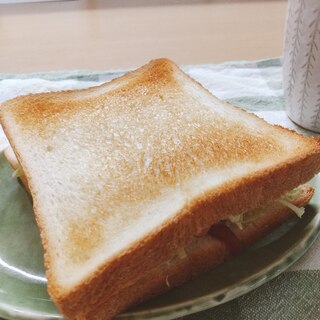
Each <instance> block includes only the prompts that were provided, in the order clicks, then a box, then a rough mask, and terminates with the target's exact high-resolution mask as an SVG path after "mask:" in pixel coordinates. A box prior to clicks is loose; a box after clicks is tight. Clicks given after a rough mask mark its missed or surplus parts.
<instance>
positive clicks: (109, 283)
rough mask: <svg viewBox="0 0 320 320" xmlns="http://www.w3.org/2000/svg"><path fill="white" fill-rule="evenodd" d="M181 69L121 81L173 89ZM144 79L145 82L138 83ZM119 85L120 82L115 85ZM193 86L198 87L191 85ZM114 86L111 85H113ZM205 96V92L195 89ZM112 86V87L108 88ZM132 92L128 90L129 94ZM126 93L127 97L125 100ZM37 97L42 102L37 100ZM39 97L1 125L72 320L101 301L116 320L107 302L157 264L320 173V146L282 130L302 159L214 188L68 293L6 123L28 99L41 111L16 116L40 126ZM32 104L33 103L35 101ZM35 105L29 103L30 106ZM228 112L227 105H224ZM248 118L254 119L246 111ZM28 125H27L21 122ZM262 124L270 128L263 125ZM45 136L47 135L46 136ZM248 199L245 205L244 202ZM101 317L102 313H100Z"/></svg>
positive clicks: (54, 290)
mask: <svg viewBox="0 0 320 320" xmlns="http://www.w3.org/2000/svg"><path fill="white" fill-rule="evenodd" d="M150 68H152V69H153V73H152V74H153V75H154V76H153V77H154V78H153V79H150V77H149V78H148V77H147V78H146V77H144V76H143V75H144V72H145V70H148V69H150ZM176 68H177V67H176V66H175V65H174V64H173V63H172V62H170V61H168V60H165V59H161V60H156V61H152V62H151V63H150V64H149V65H147V66H145V67H143V68H141V69H139V70H137V71H135V72H133V73H130V74H128V75H125V76H123V77H121V81H126V80H127V79H133V78H136V79H138V80H137V81H138V82H139V81H140V82H141V83H142V84H143V85H150V86H154V84H155V81H163V82H164V83H165V84H168V85H171V84H172V82H175V80H174V79H173V76H172V70H173V69H174V70H176ZM140 76H141V79H140V78H139V77H140ZM115 81H117V80H115ZM192 82H193V83H196V82H195V81H194V80H192ZM112 83H114V82H111V85H112ZM196 85H197V86H198V87H199V88H200V89H201V90H203V87H202V86H201V85H200V84H198V83H196ZM106 86H108V84H107V85H106ZM129 86H130V84H129ZM128 89H129V88H128ZM95 90H96V89H86V90H82V91H78V92H83V93H88V94H89V93H93V92H95ZM125 93H126V92H124V94H125ZM72 94H73V93H72V92H65V93H51V94H50V93H49V94H45V95H43V96H41V99H40V100H43V99H44V97H47V98H51V97H57V96H59V95H62V96H63V97H62V98H61V99H62V100H63V99H64V98H65V97H66V96H68V95H72ZM37 97H38V96H37ZM37 97H36V96H35V95H32V96H29V98H28V97H23V98H17V99H14V100H13V101H11V102H9V103H6V106H5V108H4V110H3V111H0V119H1V123H2V125H3V128H4V131H5V133H6V135H7V137H8V139H9V141H10V144H11V146H12V148H13V149H14V151H15V154H16V156H17V158H18V160H19V162H20V164H21V166H22V167H23V170H24V172H25V175H26V178H27V181H28V184H29V186H30V191H31V194H32V196H33V199H34V210H35V213H36V220H37V223H38V225H39V228H40V232H41V238H42V242H43V245H44V248H45V265H46V270H47V277H48V290H49V293H50V295H51V297H52V299H53V300H54V301H55V303H56V304H57V306H58V308H59V309H60V310H61V312H62V313H63V314H64V315H66V316H67V317H69V318H70V319H72V318H79V319H90V318H83V316H82V315H81V314H88V313H90V311H89V310H94V309H95V307H96V305H97V301H96V300H97V297H99V299H100V301H99V304H101V305H104V307H103V308H105V311H104V312H105V316H106V317H112V316H113V315H114V314H113V311H112V310H111V311H110V310H108V308H112V306H111V305H109V304H108V303H106V302H108V301H109V298H110V297H113V296H115V295H116V294H117V293H118V292H120V291H121V290H124V289H125V288H126V286H128V285H133V284H134V283H136V279H137V278H139V277H140V276H141V272H143V271H142V270H149V269H154V268H155V267H156V266H157V265H158V261H167V260H168V259H170V258H172V256H173V254H174V252H176V250H177V249H178V248H180V247H184V246H185V245H187V244H188V243H189V242H190V239H191V238H192V236H193V235H195V234H198V233H199V231H200V230H203V229H205V228H207V227H208V226H211V225H213V224H215V223H217V222H218V221H220V220H222V219H224V218H225V217H227V216H230V215H235V214H239V213H243V212H245V211H247V210H250V209H253V208H256V207H260V206H261V205H264V204H265V203H268V202H270V201H271V200H273V199H275V198H277V197H279V195H281V194H283V193H284V192H286V191H288V190H290V189H292V188H294V187H296V186H297V185H300V184H302V183H304V182H306V181H308V180H309V179H311V178H312V177H313V176H314V174H315V173H316V172H319V170H320V143H319V140H316V139H311V138H310V139H308V138H305V137H303V136H301V135H298V134H297V133H294V132H291V131H289V130H287V129H284V128H280V127H279V130H280V131H282V132H285V133H286V134H290V135H293V136H296V137H297V138H298V139H299V140H301V142H302V144H303V146H304V147H301V150H300V153H299V155H297V156H296V157H293V158H291V159H290V161H287V162H286V163H280V164H279V165H278V166H273V167H270V168H269V169H267V170H261V171H256V172H253V173H252V174H249V175H247V176H246V178H242V179H235V180H233V181H231V182H229V183H225V184H224V185H223V186H219V188H214V189H212V190H210V191H207V192H204V193H202V194H201V195H199V196H198V197H197V198H194V199H193V200H192V201H190V202H189V203H187V204H186V206H185V207H184V208H183V209H182V210H181V211H180V212H178V213H177V214H176V216H175V218H173V219H172V220H170V221H169V222H167V223H165V224H163V225H162V226H160V227H159V228H157V229H156V230H154V232H153V233H152V234H149V235H148V236H147V237H146V238H145V239H144V240H143V241H139V242H137V243H134V244H132V246H131V247H130V248H128V249H127V250H126V251H125V252H121V253H120V254H119V255H118V256H117V257H116V258H115V259H114V260H112V261H111V262H108V263H106V264H105V265H102V266H101V267H100V268H99V269H97V270H96V271H95V272H94V273H92V274H91V275H88V277H87V278H86V279H85V280H84V281H83V282H82V283H81V284H79V285H77V286H75V287H74V288H72V289H71V290H70V291H68V292H65V291H64V290H63V289H62V288H61V286H60V285H59V282H58V281H57V279H56V278H55V274H54V272H53V270H51V266H52V259H53V258H52V257H51V256H50V246H49V244H48V241H47V236H46V231H45V222H44V220H43V218H42V213H41V212H40V205H39V199H38V198H37V190H36V188H35V187H34V182H33V178H32V174H31V172H29V170H28V166H27V163H26V162H25V159H24V157H23V156H22V155H21V154H20V153H19V149H18V148H17V147H16V144H15V136H14V132H12V131H11V126H10V120H9V118H8V117H6V110H9V108H10V105H15V104H19V103H24V102H25V101H29V99H31V100H34V101H35V102H37V103H36V110H35V111H34V112H32V114H33V115H34V116H33V117H31V114H30V116H29V114H28V113H27V111H26V110H25V109H24V110H23V114H21V113H19V114H17V115H15V117H16V118H17V119H20V120H18V121H20V124H22V122H21V121H24V123H23V124H22V125H24V126H26V127H30V126H32V125H34V124H35V121H38V120H39V119H38V118H37V117H38V116H39V115H41V112H43V107H42V105H41V103H39V101H38V100H37ZM31 102H32V101H31ZM28 103H30V101H29V102H28ZM225 105H226V106H228V104H225ZM59 112H61V110H60V109H59V108H57V106H56V105H54V107H53V109H52V112H51V113H50V114H49V116H53V117H55V116H57V115H59ZM72 112H75V111H74V109H73V106H72V104H70V107H69V108H67V109H66V110H65V113H64V114H63V117H67V116H68V115H69V113H72ZM241 112H244V113H245V114H246V115H247V116H248V117H253V118H254V119H255V120H256V119H257V117H256V116H254V115H251V114H249V113H247V112H245V111H241ZM21 119H24V120H21ZM54 119H55V118H54ZM259 121H261V124H263V125H264V126H266V124H265V123H264V122H263V121H262V120H261V119H260V120H259ZM42 134H44V135H46V134H47V133H46V132H45V130H43V132H42ZM244 199H245V201H244ZM101 312H102V311H101Z"/></svg>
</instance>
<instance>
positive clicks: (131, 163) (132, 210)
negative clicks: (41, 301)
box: [0, 59, 320, 320]
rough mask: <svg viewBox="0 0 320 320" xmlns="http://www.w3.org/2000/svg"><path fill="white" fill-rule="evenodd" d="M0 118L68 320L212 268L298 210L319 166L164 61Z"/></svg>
mask: <svg viewBox="0 0 320 320" xmlns="http://www.w3.org/2000/svg"><path fill="white" fill-rule="evenodd" d="M0 119H1V124H2V126H3V128H4V131H5V133H6V135H7V138H8V139H9V142H10V145H11V147H12V150H13V152H12V153H11V157H13V156H14V157H16V158H17V161H16V164H17V165H18V166H19V167H17V170H18V172H20V174H18V175H20V176H21V175H22V176H23V177H24V183H25V184H26V185H27V186H28V188H29V190H30V193H31V196H32V198H33V206H34V212H35V216H36V220H37V223H38V226H39V229H40V234H41V239H42V243H43V246H44V250H45V267H46V274H47V278H48V291H49V294H50V295H51V297H52V299H53V301H54V302H55V303H56V305H57V307H58V308H59V310H60V311H61V313H62V314H63V315H64V316H65V317H67V318H70V319H86V320H89V319H90V320H92V319H111V318H112V317H114V316H115V315H117V314H119V313H120V312H122V311H124V310H126V309H127V308H129V307H131V306H133V305H135V304H137V303H139V302H140V301H143V300H145V299H148V298H150V297H153V296H155V295H157V294H160V293H161V292H164V291H166V290H168V289H169V288H171V287H172V286H176V285H179V284H180V283H182V282H184V281H186V280H188V279H189V278H190V277H193V276H197V275H198V274H200V273H201V272H203V271H206V270H208V269H210V268H212V267H214V266H215V265H217V264H219V263H222V262H223V261H224V260H225V259H226V258H227V257H229V256H230V255H232V254H236V253H238V252H239V251H241V250H242V249H243V248H245V247H247V246H249V245H250V244H251V243H253V242H254V241H256V239H257V238H259V237H261V236H262V235H263V234H265V233H267V232H269V231H270V230H271V229H273V228H274V227H275V226H276V225H278V224H279V223H281V222H283V221H284V220H285V219H287V218H288V217H290V216H291V213H290V211H291V209H294V210H295V211H296V212H297V214H298V215H300V214H301V213H302V212H301V210H300V209H297V207H300V206H304V205H306V203H307V202H308V201H309V200H310V198H311V196H312V189H311V188H310V187H308V186H306V185H303V184H304V183H305V182H307V181H308V180H309V179H311V178H312V177H313V176H314V175H315V174H316V173H317V172H318V171H319V170H320V143H319V140H317V139H314V138H306V137H304V136H302V135H299V134H297V133H295V132H293V131H289V130H287V129H284V128H282V127H279V126H272V125H269V124H268V123H266V122H265V121H263V120H262V119H260V118H258V117H256V116H255V115H253V114H250V113H247V112H245V111H244V110H241V109H240V108H237V107H234V106H231V105H229V104H227V103H225V102H222V101H220V100H219V99H217V98H216V97H214V96H213V95H211V94H210V93H209V92H208V91H207V90H206V89H204V88H203V87H202V86H201V85H200V84H199V83H197V82H196V81H194V80H193V79H191V78H190V77H189V76H187V75H186V74H185V73H183V72H182V71H181V70H180V69H179V68H178V67H177V66H176V65H175V64H174V63H173V62H171V61H169V60H167V59H159V60H154V61H151V62H150V63H149V64H147V65H145V66H143V67H142V68H140V69H137V70H135V71H133V72H131V73H128V74H126V75H124V76H122V77H120V78H118V79H115V80H113V81H111V82H109V83H106V84H103V85H101V86H98V87H94V88H89V89H84V90H77V91H65V92H56V93H53V92H52V93H44V94H35V95H28V96H22V97H18V98H15V99H13V100H10V101H7V102H5V103H3V104H2V106H1V110H0ZM9 151H10V150H8V152H7V157H8V158H10V156H9V154H10V152H9ZM20 167H21V168H20ZM288 207H289V208H288Z"/></svg>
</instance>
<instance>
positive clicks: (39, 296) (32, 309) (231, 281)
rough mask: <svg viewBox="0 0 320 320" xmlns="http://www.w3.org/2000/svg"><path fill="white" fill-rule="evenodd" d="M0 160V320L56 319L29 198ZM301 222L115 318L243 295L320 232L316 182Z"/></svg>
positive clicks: (166, 315) (186, 310)
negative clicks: (312, 195)
mask: <svg viewBox="0 0 320 320" xmlns="http://www.w3.org/2000/svg"><path fill="white" fill-rule="evenodd" d="M11 175H12V170H11V169H10V168H9V166H8V165H7V162H6V160H5V159H4V157H3V156H2V155H1V156H0V221H1V223H0V317H3V318H6V319H28V320H31V319H61V318H62V317H61V315H60V314H59V313H58V312H57V310H56V308H55V306H54V304H53V303H52V301H51V300H50V298H49V296H48V294H47V291H46V278H45V274H44V268H43V251H42V247H41V244H40V238H39V232H38V229H37V226H36V224H35V221H34V216H33V213H32V206H31V199H30V198H29V196H28V194H27V193H26V192H25V190H24V189H23V188H22V187H21V186H20V185H19V183H18V182H17V180H15V179H12V178H11ZM311 184H312V185H313V187H315V189H316V194H315V196H314V197H313V200H312V201H311V203H310V205H309V206H308V207H307V210H306V213H305V215H304V216H303V218H302V219H301V220H300V221H297V220H298V219H293V220H292V221H291V222H289V223H287V224H286V225H285V226H282V227H281V228H280V229H278V230H276V231H275V232H273V233H272V234H271V235H269V236H268V237H267V238H265V239H264V240H263V241H260V242H259V243H258V244H257V245H256V246H255V247H253V248H251V249H250V250H248V251H247V252H245V253H244V254H242V255H241V256H239V257H237V258H235V259H233V260H231V261H229V262H227V263H225V264H224V265H223V267H220V268H217V269H215V270H214V271H213V272H209V273H207V274H205V275H203V276H202V277H200V278H198V279H196V280H194V281H190V282H188V283H187V284H185V285H183V286H181V287H179V288H176V289H173V290H172V291H170V292H169V293H167V294H165V295H163V296H161V297H159V298H157V299H154V300H152V301H150V302H148V303H145V304H143V305H140V306H139V307H137V308H135V309H134V310H131V311H129V312H127V313H125V314H123V315H121V316H119V317H118V318H119V319H123V320H124V319H131V320H133V319H135V320H138V319H139V320H141V319H166V320H168V319H173V318H176V317H179V316H183V315H186V314H190V313H193V312H197V311H200V310H204V309H207V308H210V307H213V306H216V305H219V304H221V303H224V302H226V301H229V300H231V299H234V298H236V297H238V296H240V295H243V294H245V293H247V292H249V291H251V290H253V289H254V288H256V287H258V286H260V285H262V284H263V283H265V282H266V281H268V280H270V279H272V278H273V277H275V276H277V275H278V274H280V273H281V272H283V271H284V270H285V269H287V268H288V267H289V266H290V265H291V264H292V263H293V262H295V261H296V260H297V259H298V258H299V257H301V255H302V254H303V253H304V252H305V251H306V250H307V249H308V248H309V246H310V245H311V244H312V242H313V241H314V240H315V238H316V236H317V234H318V232H319V229H320V214H317V212H318V211H319V200H318V199H320V198H319V195H320V194H319V193H320V178H319V176H317V177H316V178H314V179H313V180H312V181H311Z"/></svg>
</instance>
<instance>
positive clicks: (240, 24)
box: [0, 0, 287, 73]
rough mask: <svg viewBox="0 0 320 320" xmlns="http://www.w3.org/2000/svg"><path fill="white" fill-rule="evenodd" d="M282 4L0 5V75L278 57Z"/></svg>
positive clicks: (154, 0) (277, 0)
mask: <svg viewBox="0 0 320 320" xmlns="http://www.w3.org/2000/svg"><path fill="white" fill-rule="evenodd" d="M286 7H287V1H286V0H264V1H263V0H247V1H245V0H228V1H223V0H206V1H201V0H198V1H196V0H181V1H178V0H176V1H174V0H172V1H169V0H165V1H161V0H149V1H148V0H96V1H94V0H87V1H85V0H78V1H64V2H46V3H27V4H2V5H1V4H0V72H10V73H11V72H14V73H22V72H37V71H50V70H64V69H90V70H108V69H116V68H128V67H134V66H139V65H142V64H144V63H146V62H147V61H148V60H150V59H153V58H157V57H169V58H171V59H173V60H175V61H176V62H177V63H178V64H195V63H219V62H222V61H227V60H253V59H263V58H269V57H274V56H279V55H281V54H282V50H283V36H284V25H285V17H286Z"/></svg>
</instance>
